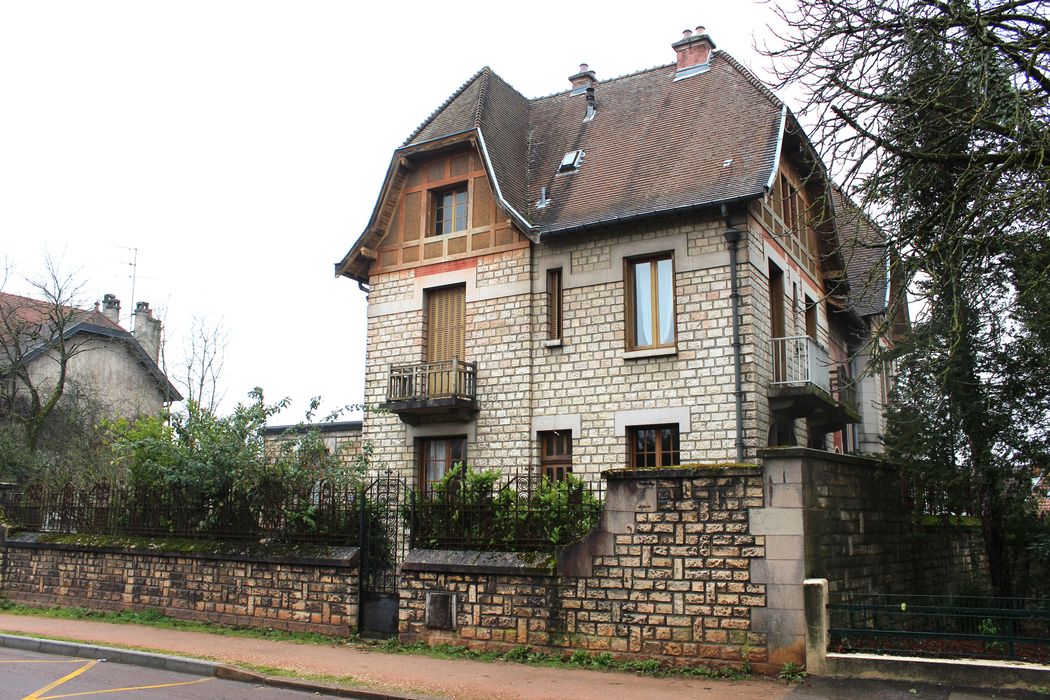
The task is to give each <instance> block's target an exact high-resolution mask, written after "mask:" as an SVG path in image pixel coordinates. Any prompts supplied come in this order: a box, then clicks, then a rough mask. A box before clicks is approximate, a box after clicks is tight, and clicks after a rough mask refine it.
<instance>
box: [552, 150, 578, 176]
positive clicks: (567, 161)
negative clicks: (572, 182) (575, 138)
mask: <svg viewBox="0 0 1050 700" xmlns="http://www.w3.org/2000/svg"><path fill="white" fill-rule="evenodd" d="M582 163H583V151H569V152H568V153H566V154H565V155H564V156H562V159H561V163H560V164H559V165H558V172H559V173H571V172H573V171H574V170H579V168H580V165H581V164H582Z"/></svg>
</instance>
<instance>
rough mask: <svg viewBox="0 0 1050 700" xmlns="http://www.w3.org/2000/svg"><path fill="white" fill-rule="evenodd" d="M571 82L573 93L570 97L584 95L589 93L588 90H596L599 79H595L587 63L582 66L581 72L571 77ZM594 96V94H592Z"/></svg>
mask: <svg viewBox="0 0 1050 700" xmlns="http://www.w3.org/2000/svg"><path fill="white" fill-rule="evenodd" d="M569 82H570V83H572V92H570V93H569V94H570V95H583V94H585V93H586V92H587V88H592V89H593V88H594V86H595V85H597V84H598V78H597V77H595V75H594V71H592V70H591V69H590V66H588V65H587V64H586V63H581V64H580V72H579V73H574V74H573V75H570V76H569ZM591 94H592V95H593V94H594V93H593V92H592V93H591Z"/></svg>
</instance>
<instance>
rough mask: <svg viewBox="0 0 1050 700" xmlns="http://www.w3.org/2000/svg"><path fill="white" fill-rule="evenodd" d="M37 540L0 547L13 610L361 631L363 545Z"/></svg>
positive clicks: (4, 586) (1, 587)
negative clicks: (164, 546) (226, 549)
mask: <svg viewBox="0 0 1050 700" xmlns="http://www.w3.org/2000/svg"><path fill="white" fill-rule="evenodd" d="M2 539H3V538H2V536H0V540H2ZM34 539H35V536H32V535H18V536H17V537H15V538H10V537H9V538H7V539H6V542H5V543H3V546H2V547H0V550H2V551H0V556H2V563H0V593H2V595H3V596H4V597H5V598H7V599H8V600H11V601H14V602H16V603H24V604H27V605H37V606H75V607H87V608H92V609H96V610H158V611H160V612H162V613H164V614H165V615H167V616H169V617H174V618H178V619H182V620H197V621H202V622H212V623H217V624H223V625H240V626H251V627H272V628H275V629H281V630H288V631H294V632H319V633H323V634H331V635H339V636H346V635H348V634H350V633H351V632H353V631H354V630H356V628H357V615H358V550H357V548H346V549H344V550H340V553H339V556H336V557H332V558H324V559H309V558H289V557H254V556H253V557H244V556H233V555H223V556H215V555H208V554H192V555H189V554H181V553H169V552H149V553H146V552H139V551H129V550H123V549H115V548H105V547H88V546H82V545H64V544H50V543H45V542H38V541H34Z"/></svg>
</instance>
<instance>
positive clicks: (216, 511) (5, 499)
mask: <svg viewBox="0 0 1050 700" xmlns="http://www.w3.org/2000/svg"><path fill="white" fill-rule="evenodd" d="M361 502H362V499H361V495H360V493H359V491H358V489H357V487H356V486H355V485H353V484H349V483H332V482H329V481H318V482H315V483H313V484H310V485H309V486H305V487H302V488H292V487H289V486H288V485H287V484H284V483H282V482H279V481H274V482H273V483H271V484H268V485H264V486H263V487H261V488H258V489H255V490H253V491H250V492H247V493H238V494H237V495H236V496H235V497H229V498H225V499H215V498H211V497H209V496H207V495H204V494H202V493H201V492H200V491H197V490H195V489H192V488H186V487H180V486H172V487H167V488H142V487H140V488H131V487H128V486H125V485H114V484H108V483H98V484H94V485H92V486H86V487H84V486H78V485H74V484H63V485H56V486H53V487H47V486H39V485H38V486H32V487H29V488H26V489H23V490H16V491H10V490H9V491H2V492H0V508H2V509H3V510H4V512H5V513H6V515H7V517H8V519H9V520H11V521H13V522H14V523H16V524H17V526H18V527H19V528H21V529H24V530H32V531H37V532H49V533H59V534H83V535H116V536H130V537H170V538H200V539H214V540H241V541H249V540H250V541H256V542H258V541H270V542H289V543H291V542H298V543H316V544H326V545H355V544H357V539H358V532H359V530H360V527H359V521H360V512H361V511H360V508H359V503H361Z"/></svg>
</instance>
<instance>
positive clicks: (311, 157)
mask: <svg viewBox="0 0 1050 700" xmlns="http://www.w3.org/2000/svg"><path fill="white" fill-rule="evenodd" d="M365 8H367V9H365ZM772 19H773V18H772V14H771V10H770V9H769V7H768V6H766V5H764V4H762V3H756V2H752V1H751V0H722V1H721V2H711V1H704V2H695V1H694V2H673V3H653V4H652V5H641V6H640V5H638V4H637V3H623V4H622V5H620V4H618V3H600V4H595V5H586V4H584V3H570V2H561V3H549V2H528V3H493V2H488V3H465V2H459V3H454V4H449V3H433V2H431V3H420V4H418V5H416V4H413V3H406V2H398V3H394V2H388V3H367V4H354V3H350V2H346V1H344V2H335V1H328V2H325V1H303V0H300V1H297V2H292V1H290V0H289V1H287V2H272V1H264V0H244V1H222V0H205V1H197V0H192V1H188V0H180V1H178V2H152V1H148V0H130V1H126V2H114V1H100V0H91V1H88V0H72V1H67V2H51V1H46V0H34V1H32V2H16V1H14V0H6V1H3V0H0V95H2V96H3V98H2V106H0V242H2V245H0V258H2V257H6V258H7V259H8V260H9V261H10V262H12V263H14V264H15V266H16V278H15V279H12V280H9V281H8V283H7V286H6V288H5V291H9V292H22V293H25V292H26V291H27V289H26V286H25V284H24V283H22V282H21V281H20V280H19V279H18V278H17V277H24V276H28V275H34V274H36V273H37V272H38V270H39V269H40V268H41V267H42V259H43V256H44V254H45V252H49V253H50V254H51V255H52V256H54V257H58V258H61V259H62V261H63V265H64V267H65V269H66V270H69V271H75V272H77V274H78V276H79V277H80V278H81V279H82V280H83V281H84V282H85V283H86V286H85V295H84V299H83V301H84V302H85V304H90V303H92V302H94V301H95V300H97V299H101V297H102V295H103V294H104V293H106V292H112V293H114V294H116V295H117V296H118V297H119V298H120V300H121V302H122V304H123V308H122V312H123V313H124V314H129V313H130V312H131V310H132V309H133V308H134V303H133V301H136V300H145V301H149V302H150V305H151V307H153V308H154V309H158V310H160V312H161V314H162V316H163V320H164V322H165V334H166V339H167V346H166V355H167V358H168V365H169V370H170V371H171V372H172V373H173V374H177V371H176V369H175V366H177V364H178V360H179V358H180V357H181V356H182V354H183V352H184V348H186V347H187V346H188V341H187V340H186V334H187V333H188V332H189V329H190V324H191V321H192V319H193V318H194V317H205V318H208V319H210V320H211V321H212V322H219V321H221V323H222V324H223V326H224V327H225V329H226V330H227V332H228V334H229V346H228V348H227V352H226V364H225V369H224V372H223V377H222V379H223V384H224V386H225V387H226V393H225V397H226V398H225V402H224V404H223V406H224V408H231V407H232V406H233V405H234V404H235V403H236V402H237V401H238V400H240V399H242V398H243V397H244V395H245V394H246V392H247V391H248V390H249V389H251V388H252V387H253V386H256V385H260V386H262V387H263V388H264V389H265V391H266V394H267V397H268V398H269V399H271V400H275V399H278V398H281V397H284V396H288V397H291V398H292V399H293V401H294V404H293V407H292V408H291V409H289V411H287V412H285V413H284V414H282V415H281V416H280V417H279V418H278V419H277V421H276V422H295V421H297V420H299V419H300V418H301V415H302V411H303V410H305V406H306V401H307V399H308V398H309V397H310V396H314V395H321V396H323V397H324V406H325V407H326V408H331V407H334V406H337V405H342V404H348V403H357V402H360V401H361V400H362V396H363V370H364V350H365V316H364V310H365V296H364V294H363V293H361V292H360V291H358V289H357V285H356V283H354V282H351V281H349V280H347V279H339V280H337V279H335V278H334V276H333V263H334V262H336V261H337V260H339V259H340V258H341V257H342V256H343V254H344V253H345V252H346V251H347V250H348V249H349V248H350V246H351V245H352V244H353V242H354V240H355V239H356V238H357V236H358V235H359V234H360V233H361V231H362V229H363V227H364V226H365V224H366V223H367V221H368V217H369V215H370V213H371V210H372V207H373V205H374V204H375V199H376V196H377V195H378V190H379V186H380V184H381V182H382V178H383V175H384V173H385V172H386V167H387V165H388V163H389V160H390V156H391V153H392V151H393V149H394V148H396V147H397V146H398V145H400V143H401V142H402V141H403V140H404V139H405V138H406V137H407V136H408V134H409V133H410V132H411V131H412V130H413V129H414V128H415V127H416V126H417V125H418V124H419V123H420V122H421V121H422V120H423V119H424V118H425V117H426V116H427V115H428V114H430V112H431V111H433V110H434V109H435V108H436V107H437V106H438V105H439V104H440V103H441V102H442V101H444V100H445V98H446V97H448V95H449V94H450V93H451V92H452V91H453V90H455V89H456V88H457V87H458V86H459V85H460V84H461V83H462V82H464V81H465V80H466V79H467V78H468V77H470V76H471V75H472V74H473V73H474V72H475V71H477V70H478V69H479V68H480V67H482V66H483V65H490V66H491V67H492V68H493V69H494V70H495V71H496V72H497V73H499V74H500V75H501V76H502V77H503V78H504V79H505V80H507V81H508V82H509V83H510V84H511V85H513V86H514V87H516V88H517V89H518V90H519V91H521V92H522V93H523V94H525V95H526V96H529V97H535V96H538V95H546V94H550V93H553V92H558V91H561V90H564V89H566V88H567V87H568V85H569V83H568V80H567V79H566V78H567V77H568V76H569V75H571V74H572V73H574V72H576V70H577V68H578V65H579V64H580V63H581V62H587V63H589V64H590V67H591V69H592V70H594V71H596V72H597V75H598V78H599V80H601V79H608V78H612V77H615V76H618V75H622V74H624V73H630V72H634V71H637V70H641V69H644V68H648V67H651V66H654V65H660V64H665V63H670V62H672V61H673V60H674V52H673V50H672V49H671V48H670V44H671V43H672V42H674V41H676V40H677V39H679V38H681V32H682V30H683V29H685V28H692V27H695V26H697V25H698V24H704V25H706V26H707V29H708V31H709V32H710V34H711V35H712V37H713V38H714V40H715V42H716V43H717V44H718V47H719V48H721V49H725V50H727V51H728V52H730V53H732V54H733V55H734V56H735V57H736V58H737V59H739V60H741V61H742V62H743V63H745V64H746V65H748V66H750V67H751V68H752V69H753V70H755V71H756V72H757V73H758V74H759V75H763V74H764V73H765V71H764V69H765V66H766V62H765V59H763V58H761V57H759V56H758V55H757V54H756V53H755V51H754V50H753V48H752V45H753V42H754V41H755V40H756V39H757V40H758V41H759V42H761V41H762V40H763V39H764V38H765V37H767V36H768V31H767V30H766V25H767V24H768V23H769V22H770V21H772ZM131 248H137V249H138V277H137V286H136V289H135V297H136V299H135V300H133V299H131V279H130V270H131V268H130V265H129V263H130V261H131V257H132V252H131V250H130V249H131ZM125 325H126V324H125Z"/></svg>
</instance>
